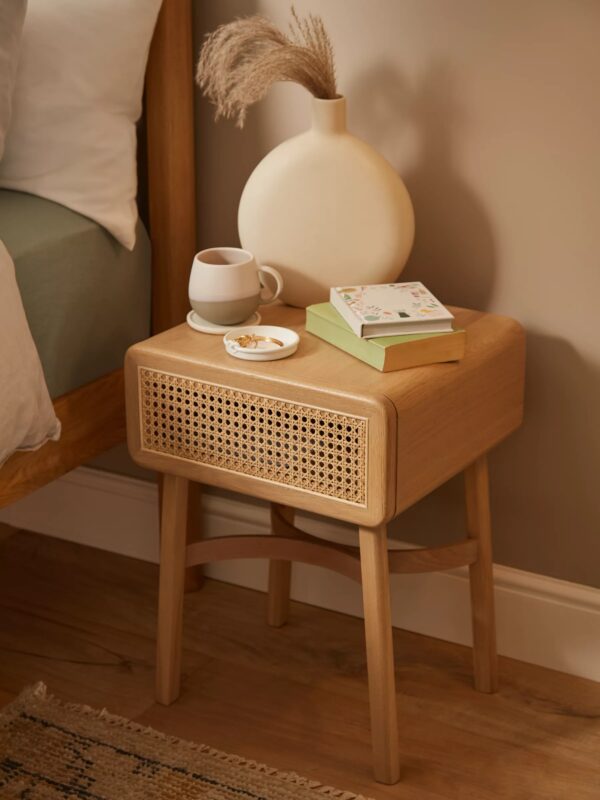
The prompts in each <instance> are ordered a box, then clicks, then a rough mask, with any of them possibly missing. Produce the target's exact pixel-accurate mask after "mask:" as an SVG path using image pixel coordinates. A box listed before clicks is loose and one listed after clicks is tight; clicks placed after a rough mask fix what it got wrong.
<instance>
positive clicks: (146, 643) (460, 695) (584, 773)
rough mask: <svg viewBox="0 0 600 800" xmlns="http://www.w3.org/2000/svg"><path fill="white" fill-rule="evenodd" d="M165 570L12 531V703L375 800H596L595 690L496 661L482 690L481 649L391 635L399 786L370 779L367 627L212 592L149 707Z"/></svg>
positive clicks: (191, 607)
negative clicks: (84, 706)
mask: <svg viewBox="0 0 600 800" xmlns="http://www.w3.org/2000/svg"><path fill="white" fill-rule="evenodd" d="M156 578H157V570H156V567H155V566H153V565H150V564H146V563H143V562H139V561H135V560H132V559H127V558H124V557H122V556H115V555H111V554H108V553H103V552H100V551H97V550H91V549H88V548H84V547H80V546H78V545H73V544H69V543H67V542H60V541H57V540H53V539H49V538H46V537H41V536H36V535H34V534H29V533H23V532H21V533H17V534H14V535H12V536H9V537H8V538H4V539H2V536H1V534H0V704H2V703H6V702H8V701H9V700H10V699H11V698H13V697H14V696H15V695H16V694H17V693H18V692H19V691H20V690H21V689H22V688H23V686H25V685H27V684H31V683H32V682H35V681H38V680H43V681H45V682H46V683H47V684H48V686H49V687H50V689H51V690H52V691H53V692H54V693H56V694H57V695H59V696H60V697H62V698H64V699H67V700H73V701H77V702H85V703H88V704H90V705H94V706H106V707H107V708H108V709H110V710H111V711H113V712H115V713H118V714H123V715H125V716H128V717H130V718H134V719H136V720H138V721H140V722H142V723H145V724H148V725H152V726H154V727H156V728H159V729H160V730H162V731H165V732H168V733H171V734H174V735H177V736H182V737H185V738H188V739H194V740H196V741H202V742H206V743H209V744H211V745H212V746H214V747H217V748H220V749H223V750H227V751H229V752H233V753H238V754H241V755H243V756H246V757H249V758H253V759H258V760H260V761H264V762H267V763H268V764H270V765H272V766H274V767H277V768H278V769H282V770H293V771H296V772H299V773H301V774H304V775H307V776H309V777H312V778H314V779H316V780H319V781H323V782H325V783H331V784H333V785H336V786H339V787H340V788H345V789H348V790H351V791H354V792H361V793H363V794H367V795H370V796H372V797H374V798H381V799H382V800H383V798H392V797H393V798H398V800H402V799H403V798H406V800H408V799H409V798H410V800H434V799H435V800H439V799H440V798H444V800H446V799H447V800H450V799H452V800H455V799H456V800H458V799H459V798H460V800H466V799H467V798H468V799H469V800H487V799H488V798H510V799H511V800H513V799H514V800H519V799H520V798H523V800H534V799H535V798H540V799H541V798H544V800H549V798H552V799H553V800H559V798H568V800H587V799H588V798H589V800H592V798H593V800H598V798H600V684H597V683H593V682H591V681H586V680H583V679H578V678H572V677H568V676H566V675H563V674H561V673H557V672H552V671H549V670H544V669H541V668H539V667H532V666H528V665H526V664H522V663H519V662H516V661H511V660H508V659H502V660H501V665H500V677H501V689H500V692H499V693H498V694H496V695H493V696H488V695H482V694H479V693H477V692H475V691H474V690H473V689H472V688H471V664H470V651H469V650H468V649H466V648H463V647H459V646H456V645H451V644H446V643H443V642H439V641H436V640H433V639H428V638H426V637H423V636H418V635H415V634H410V633H404V632H398V633H397V634H396V635H395V645H396V654H397V684H398V700H399V707H400V713H401V729H400V731H401V732H400V748H401V757H402V764H403V774H402V780H401V783H400V784H398V785H396V786H394V787H382V786H379V785H377V784H374V783H373V782H372V780H371V776H370V752H369V733H368V707H367V691H366V675H365V658H364V654H363V633H362V625H361V622H360V620H357V619H354V618H352V617H346V616H343V615H341V614H335V613H332V612H328V611H322V610H320V609H316V608H311V607H310V606H306V605H301V604H294V605H293V612H292V619H291V622H290V624H289V625H287V626H286V627H285V628H282V629H280V630H274V629H270V628H268V627H267V626H266V625H265V624H264V622H263V619H264V611H265V597H264V595H261V594H259V593H257V592H252V591H249V590H247V589H240V588H237V587H232V586H227V585H225V584H221V583H217V582H214V581H207V583H206V585H205V587H204V588H203V590H202V591H201V592H197V593H195V594H192V595H188V596H187V598H186V622H185V653H184V659H183V663H184V672H185V678H184V681H183V694H182V697H181V698H180V700H179V701H178V702H177V703H176V704H175V705H173V706H171V707H170V708H163V707H161V706H157V705H156V704H154V702H153V659H154V639H153V637H154V623H155V603H156Z"/></svg>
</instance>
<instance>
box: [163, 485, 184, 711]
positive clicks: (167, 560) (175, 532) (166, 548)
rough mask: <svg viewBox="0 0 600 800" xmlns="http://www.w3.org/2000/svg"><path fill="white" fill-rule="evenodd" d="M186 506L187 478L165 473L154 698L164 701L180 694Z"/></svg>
mask: <svg viewBox="0 0 600 800" xmlns="http://www.w3.org/2000/svg"><path fill="white" fill-rule="evenodd" d="M187 510H188V481H187V480H186V479H185V478H179V477H176V476H175V475H165V476H164V479H163V498H162V514H161V537H160V580H159V587H158V634H157V650H156V700H157V701H158V702H159V703H163V704H164V705H169V704H170V703H172V702H173V701H174V700H176V699H177V697H178V695H179V683H180V673H181V630H182V617H183V590H184V582H185V551H186V532H187V531H186V528H187Z"/></svg>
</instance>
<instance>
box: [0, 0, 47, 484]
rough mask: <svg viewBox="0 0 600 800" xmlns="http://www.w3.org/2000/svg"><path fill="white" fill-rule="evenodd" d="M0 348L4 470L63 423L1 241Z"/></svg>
mask: <svg viewBox="0 0 600 800" xmlns="http://www.w3.org/2000/svg"><path fill="white" fill-rule="evenodd" d="M0 2H4V0H0ZM0 347H1V348H2V352H1V353H0V466H1V465H2V464H3V462H4V461H5V460H6V459H7V458H8V457H9V456H10V455H12V453H14V451H15V450H35V449H37V448H38V447H41V446H42V445H43V444H44V443H45V442H47V441H48V439H58V437H59V436H60V422H59V421H58V420H57V418H56V414H55V413H54V406H53V405H52V401H51V400H50V395H49V394H48V389H47V387H46V381H45V380H44V373H43V371H42V365H41V364H40V359H39V356H38V353H37V350H36V349H35V344H34V343H33V339H32V338H31V332H30V330H29V325H28V324H27V317H26V316H25V310H24V308H23V303H22V302H21V295H20V294H19V288H18V286H17V281H16V278H15V268H14V265H13V262H12V259H11V257H10V256H9V254H8V251H7V249H6V247H5V246H4V244H3V243H2V242H1V241H0ZM1 480H2V472H1V471H0V481H1Z"/></svg>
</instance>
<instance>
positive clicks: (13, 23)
mask: <svg viewBox="0 0 600 800" xmlns="http://www.w3.org/2000/svg"><path fill="white" fill-rule="evenodd" d="M26 6H27V0H0V159H2V154H3V153H4V141H5V139H6V132H7V130H8V124H9V122H10V111H11V98H12V93H13V87H14V83H15V76H16V74H17V60H18V57H19V45H20V42H21V31H22V29H23V20H24V19H25V8H26Z"/></svg>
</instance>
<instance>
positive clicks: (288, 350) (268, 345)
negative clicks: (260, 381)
mask: <svg viewBox="0 0 600 800" xmlns="http://www.w3.org/2000/svg"><path fill="white" fill-rule="evenodd" d="M242 334H255V335H257V336H272V337H273V338H275V339H278V340H279V341H280V342H281V345H279V344H276V343H272V342H260V343H259V344H258V345H257V347H256V349H254V348H246V347H241V346H240V345H239V344H238V343H237V342H236V341H235V339H236V337H238V336H241V335H242ZM299 342H300V337H299V336H298V334H297V333H296V331H293V330H290V328H280V327H278V326H277V325H248V326H246V327H244V328H235V329H234V330H230V331H228V332H227V333H226V334H225V336H224V337H223V344H224V345H225V350H227V352H228V353H229V355H230V356H233V357H234V358H242V359H244V360H245V361H278V360H279V359H280V358H287V357H288V356H291V355H292V354H293V353H295V352H296V350H297V349H298V344H299Z"/></svg>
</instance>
